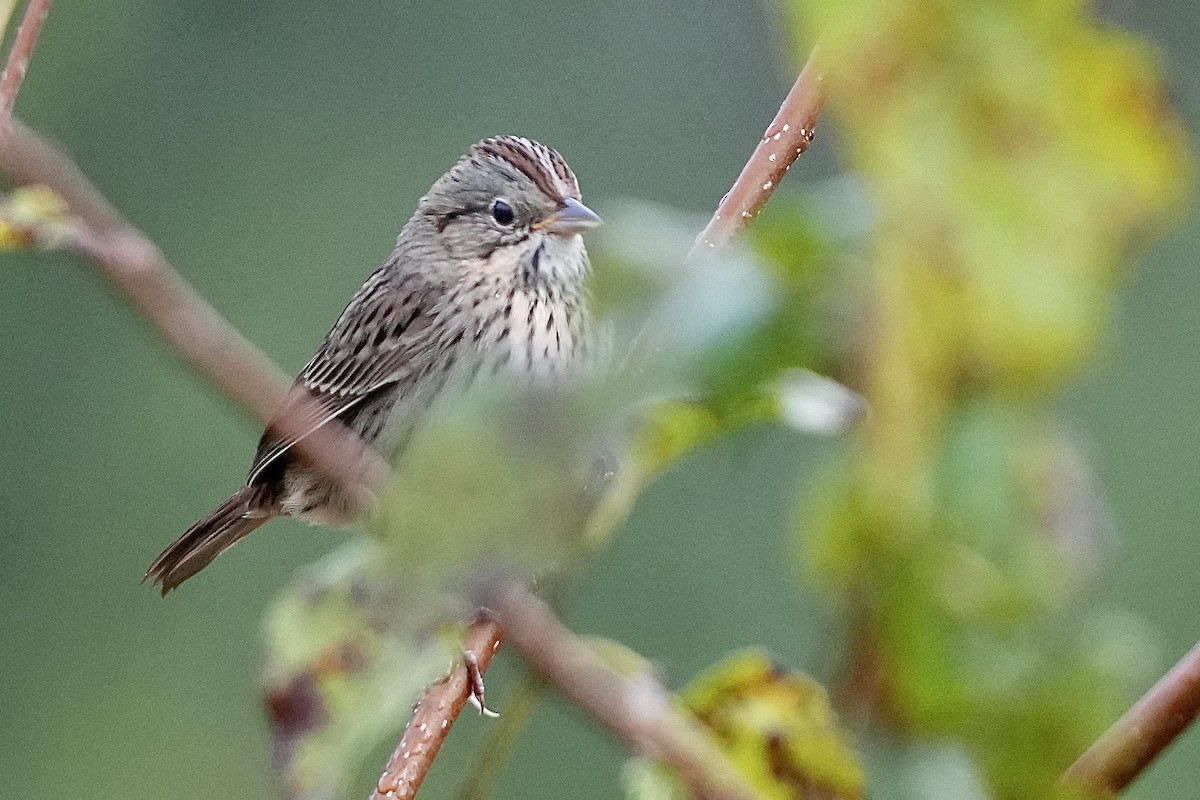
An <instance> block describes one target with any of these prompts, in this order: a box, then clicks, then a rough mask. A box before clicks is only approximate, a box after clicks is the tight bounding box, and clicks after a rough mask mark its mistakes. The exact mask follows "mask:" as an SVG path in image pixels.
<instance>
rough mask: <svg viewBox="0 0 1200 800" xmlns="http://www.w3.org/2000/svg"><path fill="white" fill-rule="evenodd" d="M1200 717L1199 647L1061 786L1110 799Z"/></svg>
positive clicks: (1103, 738)
mask: <svg viewBox="0 0 1200 800" xmlns="http://www.w3.org/2000/svg"><path fill="white" fill-rule="evenodd" d="M1197 714H1200V643H1197V644H1196V646H1195V647H1193V648H1192V649H1191V650H1189V651H1188V653H1187V655H1185V656H1184V657H1183V658H1181V659H1180V660H1179V663H1177V664H1176V665H1175V666H1174V667H1172V669H1171V671H1170V672H1168V673H1167V674H1166V675H1164V676H1163V677H1162V679H1161V680H1159V682H1158V683H1156V684H1154V686H1153V687H1151V689H1150V691H1148V692H1146V694H1144V695H1143V696H1142V698H1141V699H1140V700H1138V701H1137V703H1136V704H1135V705H1134V706H1133V708H1131V709H1129V711H1127V712H1125V715H1124V716H1123V717H1121V718H1120V719H1119V720H1117V721H1116V722H1114V723H1113V726H1112V727H1111V728H1109V729H1108V730H1107V731H1105V733H1104V735H1103V736H1101V737H1100V738H1099V739H1098V740H1097V741H1096V743H1095V744H1093V745H1092V746H1091V747H1089V748H1088V750H1087V752H1086V753H1084V754H1083V755H1082V756H1080V757H1079V760H1078V761H1076V762H1075V763H1074V764H1072V765H1071V767H1070V769H1068V770H1067V771H1066V774H1064V775H1063V782H1064V783H1066V784H1068V785H1072V786H1078V787H1079V788H1082V789H1085V790H1087V791H1090V792H1094V793H1096V794H1097V795H1098V796H1100V797H1115V796H1116V795H1117V794H1119V793H1120V792H1121V791H1123V790H1124V789H1125V787H1127V786H1129V784H1131V783H1133V781H1134V780H1135V779H1136V778H1137V777H1138V776H1139V775H1141V774H1142V772H1143V771H1145V769H1146V767H1148V766H1150V764H1151V763H1152V762H1153V761H1154V759H1156V758H1157V757H1158V756H1159V754H1161V753H1162V752H1163V751H1164V750H1166V749H1167V747H1168V746H1169V745H1170V744H1171V742H1173V741H1175V738H1176V737H1177V736H1179V734H1181V733H1183V731H1185V730H1187V728H1188V726H1190V725H1191V724H1192V723H1193V722H1194V721H1195V720H1196V716H1197Z"/></svg>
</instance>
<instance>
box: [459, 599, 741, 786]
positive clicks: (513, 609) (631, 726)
mask: <svg viewBox="0 0 1200 800" xmlns="http://www.w3.org/2000/svg"><path fill="white" fill-rule="evenodd" d="M482 600H483V604H484V605H485V606H486V607H487V608H489V609H491V610H492V612H493V613H495V614H496V618H497V620H498V621H499V622H500V625H501V627H503V629H504V633H505V636H506V637H507V639H508V641H509V643H510V644H511V645H512V646H513V647H514V648H516V649H517V650H518V651H519V652H520V653H521V657H522V658H523V659H524V660H525V663H526V664H528V665H529V666H530V667H531V668H532V669H533V670H534V672H536V673H537V674H539V675H541V676H542V677H543V678H545V679H546V681H548V682H549V683H550V684H552V685H553V686H554V687H555V688H557V689H558V690H559V691H560V692H561V693H562V694H563V695H564V696H566V697H567V699H569V700H570V701H571V702H573V703H574V704H575V705H576V706H578V707H579V708H581V709H582V710H583V711H585V712H586V713H587V714H588V715H589V716H591V718H592V719H594V720H595V721H596V722H599V723H600V724H601V725H603V726H604V727H605V728H607V729H608V730H610V731H611V732H612V733H614V734H616V736H617V737H618V738H620V739H621V740H622V741H623V742H624V743H625V744H626V746H627V747H628V748H629V749H630V750H631V751H632V752H633V753H634V754H635V755H638V756H643V757H646V758H652V759H656V760H660V761H663V762H664V763H666V764H669V765H670V766H672V767H673V768H674V769H675V770H676V771H677V772H678V773H679V776H680V778H682V779H683V781H684V782H685V783H686V784H687V785H688V786H689V787H690V788H691V790H692V795H693V796H694V797H697V798H702V800H750V799H751V798H755V797H757V794H756V793H755V792H754V790H753V789H752V788H750V786H748V785H747V784H746V782H745V781H744V779H743V778H742V776H741V773H740V772H738V771H737V769H736V768H735V767H734V766H733V765H732V764H731V763H730V762H729V759H728V758H727V757H726V756H725V754H724V752H722V751H721V749H720V748H719V747H718V746H717V745H716V743H715V742H714V741H713V740H712V737H711V736H709V734H708V733H707V732H706V731H705V730H704V729H703V728H702V727H701V726H700V724H699V723H698V722H696V721H695V720H694V719H691V718H690V717H687V716H685V715H683V714H680V713H679V712H678V711H677V710H676V709H675V708H674V707H673V706H672V704H671V701H670V695H669V694H668V693H667V691H666V690H665V689H664V688H663V687H662V686H661V685H660V684H659V683H658V682H657V681H656V680H654V678H653V676H652V675H650V674H647V673H644V674H641V675H635V676H632V677H627V676H623V675H619V674H618V673H616V672H615V671H613V669H612V668H611V667H609V666H608V665H607V664H605V663H604V661H603V660H601V658H600V656H598V655H597V654H596V652H595V651H594V650H592V649H591V648H590V647H588V646H587V645H586V644H585V643H584V642H583V641H582V640H581V639H580V638H579V637H578V636H576V635H575V634H573V633H571V632H570V631H569V630H567V628H566V627H565V626H563V624H562V623H561V622H559V620H558V618H557V617H555V615H554V612H553V611H551V610H550V607H549V606H548V605H546V603H544V602H543V601H542V600H541V599H539V598H538V597H537V596H535V595H534V594H533V593H532V592H530V591H529V590H527V589H526V588H524V586H522V585H520V584H519V583H502V584H500V585H498V586H495V587H492V588H491V589H489V590H486V591H485V597H483V598H482Z"/></svg>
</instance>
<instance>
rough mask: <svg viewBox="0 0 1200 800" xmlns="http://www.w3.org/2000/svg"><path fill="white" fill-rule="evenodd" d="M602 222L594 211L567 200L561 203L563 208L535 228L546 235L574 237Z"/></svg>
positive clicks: (581, 204) (574, 201) (576, 201)
mask: <svg viewBox="0 0 1200 800" xmlns="http://www.w3.org/2000/svg"><path fill="white" fill-rule="evenodd" d="M602 222H603V220H601V219H600V217H599V215H598V214H596V212H595V211H592V210H591V209H590V208H588V207H587V206H585V205H584V204H583V203H581V202H579V201H578V200H572V199H571V198H569V197H568V198H567V199H566V200H565V201H563V207H562V208H560V209H559V210H558V211H556V212H554V213H553V214H551V215H550V216H549V217H547V218H546V219H545V220H543V221H542V223H541V224H540V225H535V226H534V227H535V228H541V229H543V230H545V231H546V232H547V233H553V234H555V235H556V236H574V235H575V234H577V233H583V232H584V231H586V230H590V229H592V228H595V227H596V226H598V225H600V224H601V223H602Z"/></svg>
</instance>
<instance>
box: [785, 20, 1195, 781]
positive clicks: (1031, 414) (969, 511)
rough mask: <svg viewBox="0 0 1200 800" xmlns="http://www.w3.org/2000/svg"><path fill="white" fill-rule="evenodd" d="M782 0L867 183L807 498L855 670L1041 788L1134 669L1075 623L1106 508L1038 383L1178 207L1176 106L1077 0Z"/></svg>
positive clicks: (1091, 327)
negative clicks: (1102, 650)
mask: <svg viewBox="0 0 1200 800" xmlns="http://www.w3.org/2000/svg"><path fill="white" fill-rule="evenodd" d="M791 8H792V10H793V11H794V13H795V19H796V21H797V22H798V23H799V25H798V27H799V29H800V30H802V31H803V32H804V35H805V38H808V39H810V40H811V38H814V37H819V38H820V40H821V58H822V60H823V63H824V66H825V71H826V73H827V75H828V86H829V90H830V112H831V116H832V117H833V118H834V119H833V120H832V121H833V122H834V123H835V124H836V125H837V127H838V131H839V134H840V137H841V143H842V145H843V147H844V152H845V154H846V156H847V159H848V162H849V166H850V168H851V169H852V170H853V171H854V173H855V175H856V176H857V179H858V180H859V181H860V183H861V185H862V188H863V191H864V193H865V195H866V196H867V198H868V199H869V202H870V203H871V204H872V205H873V206H874V213H873V214H872V215H871V218H872V220H873V227H872V229H871V236H870V238H869V240H868V241H867V242H866V243H865V245H864V250H863V254H862V259H863V261H864V262H865V263H866V264H867V269H866V270H865V274H864V281H863V292H862V297H861V298H859V300H858V303H857V305H858V307H857V308H856V309H855V312H854V314H853V318H854V319H855V320H857V324H858V330H857V331H856V332H854V333H853V334H852V335H851V336H850V341H851V343H852V346H853V349H852V350H851V351H850V352H848V353H843V354H842V355H841V360H842V363H843V364H844V370H842V373H841V374H839V377H842V378H844V379H845V380H846V381H847V382H848V383H849V384H850V385H851V386H852V387H853V388H854V389H856V390H858V391H860V392H861V393H862V394H863V396H864V397H865V399H866V402H867V404H868V406H869V408H870V413H869V414H868V416H867V419H866V421H865V423H864V424H863V425H862V426H860V428H859V429H858V430H857V434H858V435H857V437H856V438H857V442H856V444H857V452H856V453H855V454H854V456H853V457H852V458H850V459H849V460H847V462H846V463H845V464H844V465H843V466H842V468H841V470H840V472H839V473H838V474H835V475H830V476H829V477H828V479H827V484H826V486H827V490H826V492H825V493H824V495H823V499H822V500H820V501H819V502H817V503H814V504H812V506H811V507H809V508H807V509H805V510H804V512H802V514H801V516H802V518H803V519H805V520H806V522H807V524H806V525H805V527H804V536H805V539H806V547H805V553H806V555H807V562H808V564H809V565H810V566H811V567H812V571H813V574H815V575H818V576H820V577H821V578H822V579H823V580H824V581H825V582H826V583H827V585H829V586H831V587H834V588H835V589H836V590H837V591H838V592H839V594H840V595H841V597H842V598H843V599H844V601H845V605H846V606H847V608H848V609H849V611H850V616H851V618H852V620H853V621H854V625H855V627H856V631H855V634H854V635H855V637H856V641H857V642H858V649H857V650H856V651H855V652H853V653H851V654H850V656H849V658H848V659H847V662H848V665H849V668H848V672H849V675H848V676H847V686H848V688H849V690H850V691H848V694H850V695H853V696H854V697H855V698H856V699H857V700H858V701H859V702H860V703H861V704H862V708H863V709H864V710H867V711H869V712H871V719H872V721H873V722H874V723H876V724H878V723H880V722H887V723H890V724H891V725H892V726H893V727H894V728H896V729H898V730H901V731H907V732H911V733H915V734H918V735H920V736H925V737H950V738H952V739H954V740H956V741H958V742H961V743H962V744H964V745H965V749H966V752H968V753H969V754H970V755H971V757H972V758H973V759H975V761H976V764H977V765H978V766H979V769H980V773H981V775H982V777H983V780H984V782H985V783H986V784H987V787H988V788H989V790H990V791H991V792H993V794H994V796H996V797H1001V798H1013V800H1016V799H1018V798H1020V799H1022V800H1023V799H1024V798H1028V797H1053V796H1058V794H1060V793H1061V791H1062V790H1061V789H1059V788H1058V787H1057V777H1058V775H1059V774H1061V771H1062V770H1063V769H1064V768H1065V767H1066V766H1067V764H1069V763H1070V761H1071V760H1072V759H1073V758H1074V757H1075V756H1077V755H1078V754H1079V753H1080V752H1082V750H1083V749H1084V748H1085V747H1086V746H1087V744H1088V743H1089V742H1090V741H1091V739H1092V738H1093V737H1094V736H1095V735H1096V734H1097V733H1098V732H1099V731H1100V730H1101V729H1102V727H1103V725H1104V723H1105V721H1106V720H1110V719H1112V718H1113V716H1114V715H1115V714H1116V713H1117V711H1118V710H1119V708H1120V707H1121V705H1122V704H1123V701H1122V700H1121V697H1122V689H1123V685H1122V679H1123V678H1124V677H1125V676H1126V674H1127V672H1126V670H1125V669H1124V668H1123V667H1121V666H1119V665H1113V664H1112V663H1111V659H1109V660H1107V661H1106V660H1105V659H1103V658H1098V657H1097V654H1096V653H1095V652H1094V650H1093V649H1092V648H1091V647H1089V646H1088V642H1087V641H1086V636H1085V635H1084V634H1083V633H1081V631H1082V630H1089V629H1090V626H1088V625H1086V624H1084V625H1081V624H1080V617H1081V616H1085V614H1084V612H1083V610H1082V609H1081V608H1080V606H1081V603H1080V600H1079V597H1078V595H1077V593H1078V591H1079V589H1080V588H1081V586H1082V585H1083V582H1082V581H1081V580H1080V579H1081V578H1084V577H1088V576H1089V575H1090V574H1091V570H1093V569H1094V567H1095V555H1096V549H1095V543H1096V541H1097V540H1098V537H1096V536H1095V535H1094V532H1095V529H1096V527H1097V521H1098V520H1100V519H1102V517H1103V514H1098V513H1096V509H1097V507H1098V506H1100V505H1101V504H1099V503H1097V502H1095V501H1094V498H1091V497H1089V495H1088V492H1087V491H1086V488H1085V487H1086V486H1087V485H1088V483H1089V481H1088V480H1087V479H1086V469H1084V468H1081V467H1080V466H1079V461H1078V459H1077V458H1074V459H1073V458H1072V456H1073V455H1074V454H1075V453H1076V452H1077V450H1076V449H1075V448H1072V447H1071V446H1070V445H1069V443H1067V441H1066V437H1064V436H1062V435H1061V434H1059V433H1057V432H1056V430H1055V426H1054V425H1053V423H1052V422H1051V421H1050V420H1049V419H1048V413H1047V410H1046V406H1047V400H1048V398H1049V396H1050V393H1051V392H1053V391H1055V390H1057V389H1058V388H1059V387H1061V386H1062V385H1063V384H1064V383H1065V382H1066V381H1067V380H1069V379H1070V378H1071V377H1073V376H1074V375H1076V374H1078V373H1079V372H1080V371H1081V370H1082V369H1083V367H1084V366H1085V365H1086V363H1087V360H1088V358H1089V357H1090V356H1091V355H1092V352H1093V350H1094V348H1095V345H1096V343H1097V341H1098V340H1099V339H1100V337H1101V334H1102V332H1103V330H1104V328H1105V325H1106V324H1107V322H1108V316H1109V310H1110V308H1111V306H1112V304H1113V302H1114V300H1115V298H1116V288H1117V281H1116V278H1117V277H1118V276H1120V275H1121V274H1122V273H1123V272H1124V271H1125V270H1126V269H1127V265H1128V263H1129V261H1130V259H1131V258H1132V257H1133V256H1134V255H1135V253H1136V249H1137V247H1139V246H1141V245H1143V244H1144V243H1145V241H1146V239H1147V238H1148V235H1149V234H1153V233H1155V232H1157V231H1159V230H1161V229H1163V228H1164V227H1166V225H1167V224H1169V223H1170V222H1172V221H1174V220H1176V219H1177V218H1178V216H1179V213H1180V209H1181V207H1182V201H1183V200H1184V199H1185V196H1186V193H1187V189H1188V186H1189V182H1190V177H1191V174H1192V162H1191V158H1190V155H1189V153H1188V149H1187V141H1186V138H1185V135H1184V133H1183V129H1182V127H1181V125H1180V124H1179V122H1178V120H1177V119H1176V118H1175V117H1174V115H1173V114H1172V113H1171V111H1170V109H1169V108H1168V107H1167V106H1166V104H1165V103H1164V102H1163V93H1162V90H1161V87H1160V84H1159V78H1158V75H1157V69H1156V64H1155V59H1154V57H1153V55H1152V54H1151V53H1150V52H1149V49H1148V48H1147V46H1146V45H1145V44H1144V43H1143V42H1141V41H1140V40H1138V39H1137V38H1136V37H1133V36H1131V35H1129V34H1126V33H1123V32H1120V31H1117V30H1113V29H1108V28H1101V27H1098V26H1097V25H1096V24H1095V23H1094V22H1093V19H1092V17H1091V14H1090V12H1089V10H1088V9H1087V8H1086V7H1085V6H1084V5H1082V4H1080V3H1078V2H1074V0H1035V1H1034V2H1024V3H1007V2H975V1H974V0H950V1H949V2H943V3H935V4H930V3H924V2H919V0H896V1H895V2H879V0H794V2H793V3H791ZM807 49H808V48H807V46H806V45H804V46H801V47H798V48H797V50H798V52H802V53H807ZM1065 464H1073V465H1074V466H1073V468H1072V469H1070V470H1063V469H1061V468H1060V467H1061V465H1065ZM1081 476H1082V479H1081Z"/></svg>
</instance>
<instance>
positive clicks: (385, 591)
mask: <svg viewBox="0 0 1200 800" xmlns="http://www.w3.org/2000/svg"><path fill="white" fill-rule="evenodd" d="M379 562H380V553H379V548H378V546H377V545H374V544H373V543H371V542H367V541H361V542H356V543H354V544H351V545H348V546H346V547H344V548H343V549H341V550H339V551H337V552H335V553H334V554H332V555H330V556H329V557H327V558H326V559H324V560H323V561H321V562H319V563H318V564H316V565H314V566H312V567H310V568H308V569H307V570H305V571H304V572H302V573H301V574H300V575H299V576H298V578H297V580H296V581H294V582H293V584H292V586H291V587H290V589H289V590H288V591H287V592H286V593H285V594H284V595H283V596H281V597H280V598H279V599H278V600H277V601H276V604H275V607H274V608H273V609H272V611H271V613H270V615H269V616H268V618H267V621H266V645H267V664H266V677H265V682H266V686H265V692H266V709H267V716H268V719H269V721H270V725H271V733H272V744H273V749H274V763H275V769H276V774H277V776H278V778H279V781H280V784H281V786H282V789H283V791H284V793H285V795H286V796H287V797H289V798H292V800H317V799H318V798H321V799H324V798H331V797H344V796H349V795H350V794H351V790H352V788H353V787H351V786H350V785H349V782H350V781H351V779H353V778H354V776H355V775H356V774H357V769H358V767H359V766H361V763H362V759H363V758H364V757H365V756H366V755H367V754H368V753H370V752H371V750H372V748H373V747H374V746H375V745H376V744H377V743H378V741H379V740H380V739H381V738H382V737H384V736H385V735H387V734H391V733H394V732H395V731H398V730H399V729H400V728H401V727H402V726H403V725H404V723H405V722H406V721H407V719H408V714H409V710H410V709H411V708H412V704H413V703H414V702H415V701H416V699H417V697H418V696H419V695H420V693H421V692H422V691H423V690H424V689H425V687H426V686H427V685H429V683H431V682H432V681H433V680H435V679H437V678H438V677H440V676H441V675H443V674H444V673H445V672H446V670H447V669H448V667H449V666H450V659H451V653H450V651H449V650H448V649H447V648H445V647H444V646H442V645H441V644H440V643H438V642H437V641H435V640H431V639H430V638H428V637H424V638H421V637H417V636H414V635H411V634H405V633H398V632H397V631H396V630H395V627H396V626H395V624H394V620H395V619H397V618H398V617H396V616H394V615H396V614H398V612H399V609H397V608H396V607H395V605H394V604H393V602H392V600H391V597H390V596H391V593H392V591H391V589H390V588H389V587H388V584H387V582H385V581H383V580H381V576H380V574H379V572H378V570H377V567H376V565H377V564H378V563H379Z"/></svg>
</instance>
